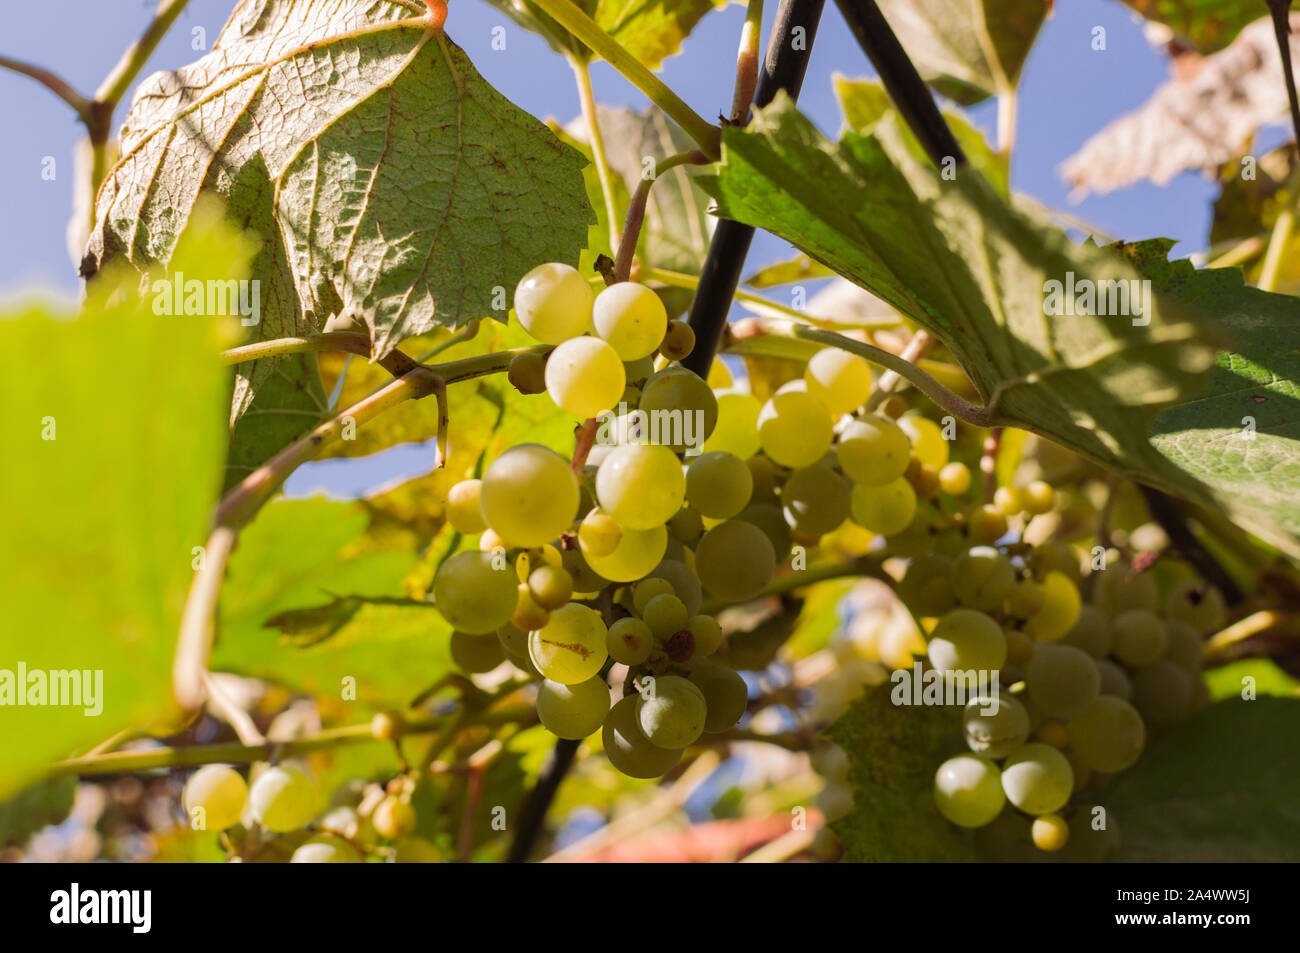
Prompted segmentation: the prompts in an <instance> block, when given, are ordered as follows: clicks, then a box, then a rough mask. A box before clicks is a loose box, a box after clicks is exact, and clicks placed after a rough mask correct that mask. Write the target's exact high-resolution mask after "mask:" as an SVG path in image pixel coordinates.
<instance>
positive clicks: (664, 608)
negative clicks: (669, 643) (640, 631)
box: [641, 595, 690, 640]
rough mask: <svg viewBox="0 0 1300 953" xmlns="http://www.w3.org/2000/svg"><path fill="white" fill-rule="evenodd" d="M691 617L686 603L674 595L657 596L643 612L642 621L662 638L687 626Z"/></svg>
mask: <svg viewBox="0 0 1300 953" xmlns="http://www.w3.org/2000/svg"><path fill="white" fill-rule="evenodd" d="M689 618H690V616H689V615H688V614H687V612H686V603H684V602H682V600H680V599H678V598H677V597H676V596H672V595H659V596H655V597H654V598H652V599H651V600H650V601H649V602H647V603H646V605H645V609H644V611H642V613H641V621H642V622H644V623H645V624H646V625H648V626H650V631H651V632H653V633H654V636H655V638H656V639H661V640H662V639H667V638H668V637H669V636H670V635H672V634H673V633H674V632H677V631H678V630H680V629H683V628H685V627H686V621H687V619H689Z"/></svg>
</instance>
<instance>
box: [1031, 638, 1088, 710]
mask: <svg viewBox="0 0 1300 953" xmlns="http://www.w3.org/2000/svg"><path fill="white" fill-rule="evenodd" d="M1026 681H1027V683H1028V686H1029V697H1030V699H1031V700H1032V701H1033V703H1034V707H1035V708H1037V709H1038V710H1039V711H1041V712H1042V713H1043V714H1045V715H1047V716H1049V717H1051V718H1073V717H1074V716H1075V715H1077V714H1079V712H1081V711H1083V710H1084V709H1085V708H1087V707H1088V706H1089V705H1090V704H1092V702H1094V701H1095V700H1096V699H1097V696H1098V695H1099V694H1100V693H1101V673H1100V672H1099V671H1097V663H1096V662H1094V661H1093V660H1092V656H1091V655H1089V654H1088V653H1087V652H1085V651H1084V650H1083V649H1076V648H1075V647H1074V646H1073V645H1057V644H1054V643H1047V644H1043V645H1039V646H1038V647H1037V648H1035V649H1034V656H1033V658H1032V659H1030V660H1029V672H1028V674H1027V678H1026Z"/></svg>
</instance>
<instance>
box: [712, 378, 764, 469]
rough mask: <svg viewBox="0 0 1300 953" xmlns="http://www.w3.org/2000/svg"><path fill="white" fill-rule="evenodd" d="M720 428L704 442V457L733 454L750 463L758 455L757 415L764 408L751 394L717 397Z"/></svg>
mask: <svg viewBox="0 0 1300 953" xmlns="http://www.w3.org/2000/svg"><path fill="white" fill-rule="evenodd" d="M717 402H718V424H717V426H716V427H715V428H714V429H713V433H712V434H711V435H710V436H709V439H708V440H706V441H704V446H703V448H702V449H703V451H704V452H705V453H718V452H720V453H730V454H733V455H735V456H737V457H740V459H742V460H748V459H749V458H750V457H752V456H753V455H754V454H756V453H758V451H759V449H760V444H759V440H758V415H759V412H760V411H761V410H762V409H763V405H762V404H761V403H760V402H759V400H758V398H757V397H754V396H752V395H750V394H737V393H723V394H718V395H717Z"/></svg>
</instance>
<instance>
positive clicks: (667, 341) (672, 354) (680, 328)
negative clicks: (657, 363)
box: [659, 321, 695, 361]
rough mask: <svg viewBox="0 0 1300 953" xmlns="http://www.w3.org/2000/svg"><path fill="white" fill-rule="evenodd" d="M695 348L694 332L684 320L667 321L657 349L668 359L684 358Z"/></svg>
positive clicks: (677, 359)
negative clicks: (662, 337)
mask: <svg viewBox="0 0 1300 953" xmlns="http://www.w3.org/2000/svg"><path fill="white" fill-rule="evenodd" d="M694 350H695V332H694V331H693V330H691V326H690V325H689V324H687V323H686V322H685V321H669V322H668V330H667V331H665V332H664V339H663V342H662V343H661V344H660V345H659V351H660V353H661V354H663V356H664V357H666V358H668V360H670V361H681V360H685V359H686V358H687V357H689V356H690V354H691V352H692V351H694Z"/></svg>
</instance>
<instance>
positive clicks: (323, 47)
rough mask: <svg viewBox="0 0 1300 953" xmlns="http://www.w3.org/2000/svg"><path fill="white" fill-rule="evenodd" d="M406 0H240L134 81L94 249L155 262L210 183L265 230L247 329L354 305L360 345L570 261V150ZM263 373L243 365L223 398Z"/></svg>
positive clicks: (426, 324)
mask: <svg viewBox="0 0 1300 953" xmlns="http://www.w3.org/2000/svg"><path fill="white" fill-rule="evenodd" d="M422 10H423V8H422V7H421V6H420V5H418V4H409V3H398V2H395V0H265V2H262V3H257V4H243V5H241V6H240V7H239V8H238V9H237V10H236V12H235V14H234V16H233V17H232V18H231V21H230V22H229V23H228V24H227V26H226V28H225V29H224V30H223V31H222V33H221V35H220V36H219V37H218V39H217V41H216V43H215V44H214V46H213V49H212V51H211V52H210V53H208V54H207V55H206V56H205V57H203V58H202V59H200V60H198V61H197V62H195V63H193V64H191V65H190V66H187V67H185V68H183V69H181V70H179V71H177V72H175V73H161V74H157V75H155V76H154V77H153V78H152V79H150V80H147V81H146V82H145V83H144V84H143V86H142V88H141V90H140V92H139V93H138V94H137V95H136V99H135V104H134V106H133V108H132V110H131V112H130V114H129V115H128V117H127V123H126V124H127V130H126V132H125V134H124V136H123V143H122V145H123V152H122V159H121V161H119V162H118V164H117V165H116V166H115V167H114V168H113V169H112V170H111V172H110V174H109V176H108V179H107V180H106V182H105V185H104V187H103V189H102V190H101V193H100V199H99V207H98V213H99V220H100V222H101V223H102V226H101V228H100V230H99V231H98V232H97V233H96V234H95V236H94V237H93V239H92V243H91V250H92V252H93V253H94V254H95V257H96V258H97V259H98V260H99V261H100V263H101V264H102V263H103V262H105V261H110V260H114V259H117V258H125V259H127V260H130V261H131V262H133V263H137V264H139V263H141V262H150V261H159V260H161V261H166V260H167V259H168V257H169V255H170V252H171V245H172V236H173V235H174V234H175V232H176V230H177V228H178V226H179V225H180V224H182V223H183V222H184V220H185V219H186V218H187V217H188V215H189V213H190V209H191V207H192V205H193V203H194V201H195V199H196V197H197V196H198V194H199V193H200V191H202V190H208V191H215V192H217V193H218V194H220V195H222V196H223V197H224V198H225V199H226V201H227V203H228V204H229V206H230V209H229V214H230V216H231V218H232V220H235V221H237V222H239V223H241V225H246V227H248V228H249V229H251V230H253V231H255V232H257V233H258V234H260V236H261V238H262V239H263V241H264V243H265V245H264V259H263V260H262V261H261V262H259V265H260V267H259V268H257V269H255V273H254V277H256V278H259V279H261V280H262V281H263V282H264V283H265V286H266V287H265V288H264V291H263V304H264V309H263V313H264V317H265V320H263V322H262V323H261V325H260V326H259V327H258V335H259V336H260V337H276V336H281V335H284V334H287V333H295V332H304V331H308V330H313V329H314V330H319V329H320V328H321V327H322V326H323V323H324V321H325V320H326V318H327V317H328V316H329V315H330V314H334V313H342V314H346V315H351V316H353V317H359V318H362V319H364V321H365V322H366V324H367V325H368V326H369V327H370V328H371V330H372V333H373V338H374V350H375V353H376V356H382V355H384V354H386V353H387V352H389V351H390V350H392V348H393V347H395V346H396V345H397V344H398V343H399V342H400V341H401V340H402V339H403V338H406V337H409V336H412V335H416V334H421V333H424V332H427V331H429V330H431V329H432V328H434V327H437V326H439V325H443V326H455V325H459V324H463V323H465V322H466V321H469V320H471V319H475V318H482V317H487V316H493V315H494V310H493V303H494V297H496V295H495V292H494V289H497V288H499V287H502V288H506V289H510V288H513V287H514V285H515V284H516V282H517V281H518V280H519V278H520V277H522V275H523V274H524V273H525V272H526V271H528V270H529V269H530V268H532V267H534V266H535V265H537V264H539V263H540V262H544V261H548V260H558V261H568V262H574V261H576V260H577V255H578V251H579V249H580V248H581V247H582V245H583V242H584V240H585V236H586V231H587V223H588V222H589V221H590V219H591V209H590V206H589V204H588V202H587V199H586V194H585V190H584V188H583V182H582V175H581V163H582V159H581V156H579V155H578V154H577V153H576V152H574V151H573V150H572V149H569V148H568V147H566V146H564V145H563V144H562V143H560V142H559V141H558V140H557V139H556V138H555V137H554V136H553V135H552V134H551V133H550V132H549V131H548V130H547V129H546V127H545V126H544V125H543V124H542V123H541V122H539V121H538V120H536V119H534V118H533V117H532V116H529V115H528V114H527V113H525V112H523V111H522V110H520V109H518V108H517V107H515V106H514V105H512V104H511V103H510V102H509V101H508V100H506V99H505V98H504V97H503V96H501V95H500V94H499V93H498V92H497V91H496V90H494V89H493V88H492V87H491V86H489V85H488V84H487V82H486V81H484V80H483V78H482V77H481V76H479V74H478V73H477V72H476V71H475V69H474V67H473V66H472V64H471V63H470V62H469V60H468V58H467V57H466V56H465V54H464V52H462V51H461V50H460V48H459V47H457V46H456V45H455V44H453V43H452V42H451V41H450V40H448V39H447V37H446V35H445V34H444V33H443V32H442V31H441V30H434V29H426V26H425V21H424V20H423V19H421V18H417V16H418V12H420V11H422ZM235 64H237V65H235ZM196 157H197V158H196ZM543 222H544V223H545V225H546V227H544V228H541V227H538V225H539V223H543ZM498 303H499V302H498ZM495 316H497V317H504V314H500V313H496V314H495ZM262 373H263V372H262V371H261V370H260V369H259V368H254V369H252V370H250V371H246V372H245V376H244V385H243V387H242V388H241V389H240V390H239V391H237V401H236V409H237V411H238V410H239V409H241V408H242V406H247V398H248V393H247V392H249V391H253V390H255V389H256V387H257V386H258V385H259V384H260V383H261V380H263V379H264V378H263V377H262V376H261V375H262ZM241 401H242V403H241Z"/></svg>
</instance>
